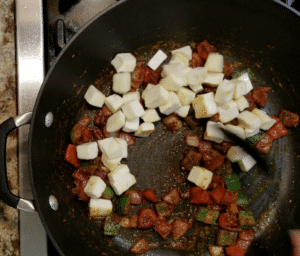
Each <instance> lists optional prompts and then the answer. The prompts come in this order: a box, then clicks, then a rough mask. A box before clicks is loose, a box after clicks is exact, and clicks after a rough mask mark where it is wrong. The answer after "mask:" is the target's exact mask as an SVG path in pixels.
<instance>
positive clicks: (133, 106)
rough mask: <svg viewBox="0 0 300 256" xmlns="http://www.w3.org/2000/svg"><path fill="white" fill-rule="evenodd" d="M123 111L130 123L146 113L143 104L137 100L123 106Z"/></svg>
mask: <svg viewBox="0 0 300 256" xmlns="http://www.w3.org/2000/svg"><path fill="white" fill-rule="evenodd" d="M122 111H123V113H124V115H125V116H126V119H127V120H128V121H132V120H134V119H137V118H139V117H141V116H142V115H143V114H144V113H145V110H144V108H143V106H142V104H141V103H140V102H139V101H137V100H134V101H130V102H128V103H127V104H125V105H123V106H122Z"/></svg>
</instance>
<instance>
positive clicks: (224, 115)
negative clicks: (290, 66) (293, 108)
mask: <svg viewBox="0 0 300 256" xmlns="http://www.w3.org/2000/svg"><path fill="white" fill-rule="evenodd" d="M168 55H171V58H170V60H169V61H166V59H167V56H168ZM166 62H167V63H166ZM111 64H112V65H113V66H114V68H115V70H116V73H115V74H114V75H113V78H112V90H113V92H114V93H113V94H111V95H109V96H108V97H106V96H105V95H104V94H103V93H102V92H101V91H100V90H98V89H97V88H96V87H95V86H93V85H91V86H90V87H89V88H88V89H87V91H86V93H85V96H84V98H85V100H86V101H87V102H88V103H89V104H90V105H92V106H94V107H97V108H99V110H98V111H97V113H96V115H95V116H94V118H92V117H90V116H84V117H83V118H82V119H80V120H79V121H78V123H77V124H76V125H75V126H74V127H73V128H72V130H71V133H70V137H71V141H72V143H71V144H69V145H68V146H67V148H66V151H65V156H64V159H65V161H67V162H68V163H70V164H71V165H73V166H74V168H76V169H75V170H74V171H73V174H72V176H73V178H74V180H73V183H74V185H75V187H73V188H72V192H73V194H75V195H77V196H78V198H79V200H82V201H85V202H88V207H89V215H90V218H91V219H92V220H102V221H103V225H104V230H103V232H104V234H105V235H107V236H115V235H117V234H118V233H119V232H120V229H141V230H148V229H152V230H153V232H156V233H157V234H158V236H159V237H160V239H161V241H163V240H165V239H167V238H168V237H169V238H170V237H172V240H173V242H172V248H178V249H182V247H181V246H180V244H178V243H177V242H178V241H180V239H181V238H182V237H184V235H185V234H186V232H187V231H188V230H190V229H192V228H193V226H194V225H195V223H196V222H201V223H203V225H205V226H206V227H207V228H208V229H209V227H213V228H214V230H215V234H216V235H215V240H214V241H215V242H214V244H211V243H210V244H207V245H206V246H207V247H206V248H207V250H208V251H209V253H210V254H211V255H212V256H217V255H224V254H226V255H244V254H245V252H246V250H247V248H248V247H249V246H250V244H251V242H252V241H253V240H254V227H255V225H256V220H255V218H254V215H253V212H252V211H251V210H249V209H248V208H247V204H248V201H249V200H248V198H247V196H246V195H245V193H244V192H243V191H242V185H241V183H240V181H239V179H238V176H237V174H236V173H234V172H233V171H232V168H231V162H232V163H233V162H236V163H238V166H239V168H240V169H241V171H245V172H248V171H250V170H251V169H252V168H253V166H254V165H255V164H256V161H255V159H254V158H252V156H251V155H249V154H248V153H247V152H246V151H244V150H243V148H241V147H239V146H238V145H234V143H233V142H232V141H231V140H230V139H229V138H228V137H227V136H226V135H225V134H224V132H223V131H222V130H221V128H224V129H227V130H228V131H230V132H231V133H234V134H236V135H237V136H239V137H240V138H241V139H244V140H248V141H249V142H251V143H252V144H253V146H255V148H256V149H257V150H258V151H259V152H261V153H262V154H268V152H269V151H270V149H271V147H272V143H273V141H274V140H277V139H279V138H280V137H282V136H285V135H287V134H288V130H287V128H290V127H296V126H297V125H298V122H299V116H298V115H297V114H295V113H292V112H290V111H287V110H282V111H281V112H280V114H279V115H278V117H275V116H268V115H267V114H266V112H265V111H264V110H263V109H262V108H264V107H266V104H267V97H268V94H269V93H270V91H271V87H256V88H253V85H252V82H251V79H253V76H254V75H253V72H252V71H251V70H250V69H247V70H244V71H243V72H241V73H238V72H235V73H234V66H233V65H230V64H227V63H226V62H225V61H224V57H223V55H221V54H220V53H218V52H217V48H216V47H215V46H213V45H211V44H210V43H209V42H207V41H203V42H201V43H199V44H197V45H195V46H194V49H193V48H192V47H191V46H189V45H187V46H185V47H182V48H179V49H176V50H173V51H171V53H168V52H167V53H164V52H163V51H162V50H158V51H157V52H156V54H154V56H153V57H152V58H151V59H149V60H148V61H143V62H142V61H141V62H139V61H138V62H137V60H136V57H135V56H134V55H133V54H131V53H120V54H117V55H116V56H115V58H114V59H113V60H112V62H111ZM199 119H202V120H203V121H205V132H204V135H203V136H198V135H195V134H193V133H192V132H191V133H190V134H189V133H188V134H185V135H183V136H184V140H185V143H186V147H187V149H186V151H185V152H184V154H183V156H182V159H181V162H180V166H178V169H180V170H181V171H182V172H184V173H186V174H187V175H186V179H185V180H184V181H182V182H184V183H187V184H189V187H190V189H189V191H181V190H180V189H179V188H178V187H170V189H169V191H168V192H167V193H165V194H164V195H163V196H162V197H161V198H159V197H158V196H157V194H156V188H155V187H152V188H148V187H145V188H144V190H140V189H134V188H132V186H133V185H134V184H136V183H138V182H139V180H137V179H136V178H135V176H134V175H133V174H132V173H131V172H130V169H129V167H128V165H126V164H125V163H124V159H126V158H127V157H128V147H134V144H135V141H136V140H137V139H139V140H143V137H149V136H151V134H152V133H153V132H155V128H156V125H157V124H158V123H160V122H162V123H163V124H164V125H165V127H166V129H168V130H170V132H178V131H179V130H180V129H182V127H186V126H188V127H189V129H190V130H191V131H192V130H193V129H195V128H196V127H198V126H199ZM121 161H123V162H122V163H121ZM182 200H187V201H188V202H189V203H190V204H191V205H192V206H193V207H194V211H193V218H192V219H191V218H189V219H186V218H184V217H182V218H178V215H176V216H174V215H173V212H174V210H175V209H176V207H177V206H178V204H179V203H180V202H181V201H182ZM144 201H145V202H148V206H149V207H148V208H145V207H144V206H143V204H142V203H143V202H144ZM135 207H140V209H139V212H138V214H131V209H132V208H135ZM197 235H198V234H196V236H197ZM152 248H157V245H151V244H148V242H147V240H146V239H145V238H144V237H138V238H137V240H136V242H135V243H134V244H133V245H132V247H131V249H130V251H131V252H132V253H135V254H141V253H145V252H147V251H148V250H150V249H152Z"/></svg>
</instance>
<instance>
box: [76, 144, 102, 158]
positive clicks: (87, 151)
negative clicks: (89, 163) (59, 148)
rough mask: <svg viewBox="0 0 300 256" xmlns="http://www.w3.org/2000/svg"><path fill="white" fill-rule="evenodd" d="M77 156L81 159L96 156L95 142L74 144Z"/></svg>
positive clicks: (96, 147)
mask: <svg viewBox="0 0 300 256" xmlns="http://www.w3.org/2000/svg"><path fill="white" fill-rule="evenodd" d="M76 152H77V157H78V158H79V159H83V160H91V159H95V158H96V157H97V156H98V146H97V142H95V141H93V142H88V143H83V144H81V145H78V146H76Z"/></svg>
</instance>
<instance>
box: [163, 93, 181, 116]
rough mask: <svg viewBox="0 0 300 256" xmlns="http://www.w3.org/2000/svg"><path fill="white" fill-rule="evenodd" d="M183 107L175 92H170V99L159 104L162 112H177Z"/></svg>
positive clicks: (166, 113)
mask: <svg viewBox="0 0 300 256" xmlns="http://www.w3.org/2000/svg"><path fill="white" fill-rule="evenodd" d="M180 107H181V104H180V101H179V99H178V96H177V95H176V93H175V92H170V93H169V97H168V100H167V101H166V102H165V103H164V104H162V105H160V106H159V111H160V113H162V114H165V115H170V114H171V113H175V112H176V111H177V110H178V109H179V108H180Z"/></svg>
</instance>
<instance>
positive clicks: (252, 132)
mask: <svg viewBox="0 0 300 256" xmlns="http://www.w3.org/2000/svg"><path fill="white" fill-rule="evenodd" d="M259 131H260V130H259V128H255V129H247V128H246V129H245V138H249V137H252V136H254V135H256V134H258V133H259Z"/></svg>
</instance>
